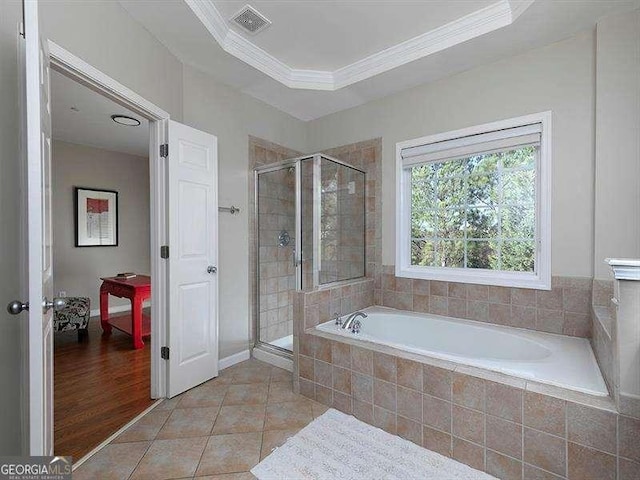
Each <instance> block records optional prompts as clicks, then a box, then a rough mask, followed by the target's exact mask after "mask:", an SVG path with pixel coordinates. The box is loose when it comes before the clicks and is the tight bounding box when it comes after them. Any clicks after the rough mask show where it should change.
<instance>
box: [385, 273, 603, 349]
mask: <svg viewBox="0 0 640 480" xmlns="http://www.w3.org/2000/svg"><path fill="white" fill-rule="evenodd" d="M383 271H384V273H383V275H382V282H381V286H382V302H381V303H380V304H381V305H384V306H386V307H391V308H399V309H401V310H410V311H415V312H422V313H432V314H435V315H447V316H450V317H456V318H466V319H469V320H477V321H480V322H487V323H494V324H497V325H508V326H511V327H518V328H529V329H532V330H539V331H542V332H549V333H557V334H562V335H571V336H576V337H589V336H590V335H591V296H592V295H591V291H592V280H591V279H590V278H578V277H553V278H552V279H551V287H552V288H551V290H535V289H528V288H508V287H493V286H486V285H474V284H467V283H453V282H440V281H435V280H419V279H411V278H402V277H396V276H395V274H394V271H395V270H394V267H393V266H389V265H386V266H385V267H384V268H383Z"/></svg>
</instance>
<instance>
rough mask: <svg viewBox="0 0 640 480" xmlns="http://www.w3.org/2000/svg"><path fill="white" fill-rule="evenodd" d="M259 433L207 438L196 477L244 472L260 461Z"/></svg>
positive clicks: (260, 435)
mask: <svg viewBox="0 0 640 480" xmlns="http://www.w3.org/2000/svg"><path fill="white" fill-rule="evenodd" d="M261 444H262V434H261V433H260V432H251V433H240V434H230V435H214V436H212V437H209V440H208V443H207V446H206V448H205V450H204V453H203V454H202V459H201V460H200V465H199V466H198V470H197V472H196V475H216V474H221V473H238V472H246V471H248V470H250V469H251V468H253V466H254V465H256V464H257V463H258V461H259V460H260V445H261Z"/></svg>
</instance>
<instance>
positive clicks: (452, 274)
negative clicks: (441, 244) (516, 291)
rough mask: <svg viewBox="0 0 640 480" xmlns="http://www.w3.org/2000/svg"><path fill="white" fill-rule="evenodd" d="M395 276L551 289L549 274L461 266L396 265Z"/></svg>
mask: <svg viewBox="0 0 640 480" xmlns="http://www.w3.org/2000/svg"><path fill="white" fill-rule="evenodd" d="M396 277H404V278H416V279H422V280H438V281H442V282H456V283H473V284H478V285H492V286H499V287H516V288H531V289H536V290H551V275H547V276H541V275H537V274H533V273H521V272H496V271H491V270H470V269H461V268H430V267H398V266H396Z"/></svg>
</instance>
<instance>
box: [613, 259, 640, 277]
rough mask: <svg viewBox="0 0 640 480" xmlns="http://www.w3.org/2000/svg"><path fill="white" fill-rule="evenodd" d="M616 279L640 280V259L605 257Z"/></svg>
mask: <svg viewBox="0 0 640 480" xmlns="http://www.w3.org/2000/svg"><path fill="white" fill-rule="evenodd" d="M605 263H607V264H608V265H609V266H610V267H611V269H612V270H613V276H614V277H615V279H616V280H640V260H638V259H633V258H607V259H605Z"/></svg>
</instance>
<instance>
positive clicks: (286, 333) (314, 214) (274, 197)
mask: <svg viewBox="0 0 640 480" xmlns="http://www.w3.org/2000/svg"><path fill="white" fill-rule="evenodd" d="M254 175H255V188H256V191H255V202H256V205H255V215H256V218H255V231H256V250H255V251H256V259H255V262H256V295H255V299H256V305H255V311H256V325H255V338H256V343H257V344H260V345H263V346H267V347H270V348H272V349H274V350H275V351H276V352H278V353H287V352H290V351H291V350H292V345H293V295H294V292H295V291H296V290H313V289H317V288H321V287H322V286H324V285H327V284H331V283H335V282H341V281H345V280H351V279H354V278H359V277H363V276H365V185H366V183H365V172H363V171H362V170H359V169H357V168H355V167H353V166H351V165H348V164H346V163H344V162H341V161H339V160H336V159H334V158H331V157H329V156H326V155H323V154H315V155H308V156H304V157H299V158H294V159H290V160H285V161H284V162H280V163H277V164H271V165H266V166H263V167H259V168H256V169H255V170H254Z"/></svg>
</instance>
